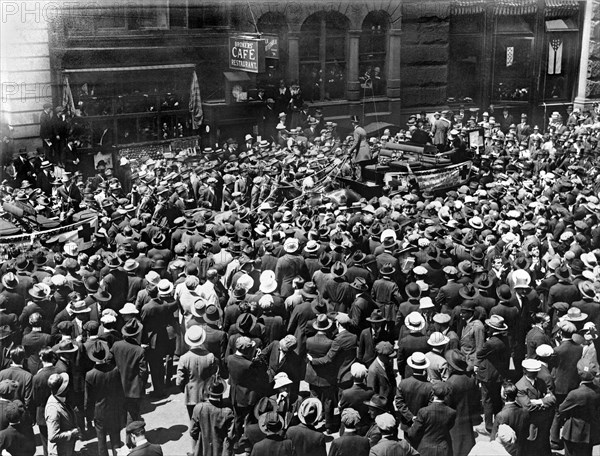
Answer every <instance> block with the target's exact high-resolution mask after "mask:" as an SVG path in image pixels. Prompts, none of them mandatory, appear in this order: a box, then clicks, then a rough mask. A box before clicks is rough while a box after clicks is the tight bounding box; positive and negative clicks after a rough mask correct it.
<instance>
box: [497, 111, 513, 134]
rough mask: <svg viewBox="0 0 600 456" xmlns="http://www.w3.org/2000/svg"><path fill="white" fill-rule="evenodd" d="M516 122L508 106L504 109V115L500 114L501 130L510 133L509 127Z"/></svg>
mask: <svg viewBox="0 0 600 456" xmlns="http://www.w3.org/2000/svg"><path fill="white" fill-rule="evenodd" d="M513 123H514V121H513V116H512V114H509V112H508V108H504V109H503V110H502V116H500V130H502V133H504V134H506V133H508V130H509V127H510V126H511V125H512V124H513Z"/></svg>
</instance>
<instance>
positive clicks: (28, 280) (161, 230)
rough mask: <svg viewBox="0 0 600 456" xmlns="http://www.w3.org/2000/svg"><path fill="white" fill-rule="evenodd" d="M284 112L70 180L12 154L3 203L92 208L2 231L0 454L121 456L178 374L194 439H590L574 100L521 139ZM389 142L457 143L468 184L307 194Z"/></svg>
mask: <svg viewBox="0 0 600 456" xmlns="http://www.w3.org/2000/svg"><path fill="white" fill-rule="evenodd" d="M282 114H283V116H282V118H283V120H282V121H281V123H280V126H281V127H282V128H279V132H280V137H279V139H280V140H279V141H275V142H268V141H266V140H261V141H260V142H256V141H254V138H253V137H252V136H251V135H247V136H246V144H244V145H243V146H241V147H238V144H236V143H235V141H233V140H232V141H228V142H227V143H226V144H224V145H223V146H222V147H221V148H215V149H212V148H207V149H206V150H204V151H202V152H203V154H202V158H201V159H200V160H198V159H197V158H195V157H190V156H187V155H186V154H178V155H176V156H174V157H173V158H172V159H168V160H153V159H150V158H148V159H146V160H143V161H140V162H135V161H134V162H132V161H130V160H128V159H127V158H125V157H123V158H121V159H120V161H118V163H119V165H118V167H117V168H116V169H112V168H107V167H106V163H103V162H100V163H98V166H97V170H96V171H97V172H96V174H95V175H93V176H90V177H88V178H87V179H84V176H82V175H80V173H78V172H77V171H76V167H75V168H74V169H73V170H68V169H65V168H64V164H65V163H64V161H63V162H61V163H58V162H56V157H61V156H62V157H63V159H64V160H67V159H68V158H65V157H67V156H68V154H67V155H64V154H63V155H61V154H60V153H58V154H53V155H52V156H48V157H41V158H40V159H38V160H35V159H32V160H28V159H27V158H26V157H24V156H20V157H17V158H16V159H15V160H14V162H13V163H12V164H11V165H10V168H11V169H10V170H9V171H10V172H7V173H6V174H7V175H8V176H9V177H8V178H7V179H6V180H5V181H4V182H3V183H2V188H1V192H2V196H3V199H4V201H5V202H9V203H13V204H15V205H17V206H20V207H27V208H31V209H32V210H33V211H35V212H37V213H39V214H44V215H45V216H46V217H48V218H53V217H55V218H58V219H59V220H60V221H61V223H63V224H68V223H72V222H73V220H75V219H76V217H77V216H78V215H80V214H81V212H83V211H88V212H90V213H91V214H97V217H98V227H97V229H96V230H95V232H94V233H93V235H92V238H91V240H90V242H87V243H84V244H77V243H75V242H73V241H72V240H69V239H65V238H64V237H61V235H60V234H58V235H56V236H52V237H47V236H41V237H32V240H31V241H29V240H28V242H24V243H16V244H15V243H12V244H3V245H2V247H3V252H2V253H3V255H4V258H5V260H4V261H3V262H2V264H1V265H0V277H1V288H0V348H1V350H0V448H1V449H2V450H6V451H7V452H9V453H10V454H19V455H21V454H22V455H33V454H34V453H35V446H34V445H32V442H34V440H33V436H34V432H38V433H39V435H40V438H41V441H42V446H43V450H44V455H51V456H54V455H59V456H62V455H71V454H73V453H74V451H75V443H76V442H77V440H78V439H83V438H85V437H86V436H87V437H89V436H90V435H96V436H97V451H98V454H99V455H100V456H108V454H109V452H111V453H112V454H113V456H114V455H116V454H117V450H118V449H119V448H121V447H122V446H123V442H121V437H120V435H121V431H122V430H123V429H125V428H126V431H127V432H126V435H127V439H126V440H127V442H126V443H127V445H128V446H129V447H130V448H131V452H130V453H129V454H131V455H136V456H141V455H160V454H162V450H161V448H160V446H159V445H156V444H153V443H152V442H149V441H148V440H147V439H146V426H145V423H144V421H143V417H142V407H141V405H142V403H143V401H145V400H146V398H147V396H150V399H152V400H154V399H157V398H162V397H165V395H167V394H169V391H172V390H173V388H179V389H180V391H181V392H182V393H183V398H184V403H185V410H183V409H182V411H181V412H182V413H187V415H188V417H189V419H190V426H189V432H190V435H191V437H192V440H193V448H190V452H191V453H193V454H196V455H204V456H209V455H212V456H221V455H231V454H234V453H235V454H241V453H246V454H249V455H251V456H271V455H281V456H288V455H289V456H325V455H326V454H327V451H329V456H345V455H353V456H367V455H371V456H384V455H394V456H400V455H419V454H420V455H423V456H467V455H473V456H477V455H480V456H483V455H491V454H494V455H507V454H508V455H511V456H526V455H533V454H535V455H539V456H542V455H545V456H549V455H551V453H552V451H559V450H563V449H564V451H565V454H566V455H568V456H579V455H581V456H583V455H591V454H592V448H593V447H594V446H595V445H597V444H600V386H599V385H600V383H599V369H598V356H597V352H598V344H599V341H598V331H597V328H598V326H599V325H600V221H599V220H600V219H599V217H600V200H599V196H600V194H599V192H600V188H599V185H598V181H599V179H598V175H599V172H598V171H599V169H600V167H599V164H598V162H597V151H598V138H599V137H600V120H599V119H597V118H596V115H595V113H588V112H585V113H582V112H579V111H578V110H573V111H572V112H571V114H570V116H569V118H568V120H567V121H566V122H564V123H563V119H562V117H561V116H560V115H559V114H558V113H554V114H553V115H552V117H551V118H550V119H549V123H548V125H543V126H542V127H543V128H542V130H544V131H545V132H544V133H540V128H538V127H537V126H533V127H531V126H530V125H529V124H528V123H527V116H526V115H523V116H522V117H521V123H520V124H518V125H516V124H513V123H512V122H510V123H508V122H507V121H506V116H504V115H503V116H502V117H501V118H499V122H498V123H497V122H496V120H495V119H494V118H493V117H491V116H489V115H488V113H487V112H486V113H483V114H482V119H483V120H482V121H479V119H477V118H467V117H468V115H469V114H468V113H467V114H460V115H454V114H453V113H450V112H446V111H444V112H442V113H435V115H434V116H433V119H434V120H433V122H430V121H429V120H428V119H427V118H426V117H423V116H413V117H411V118H410V120H409V122H408V125H407V126H406V129H403V130H400V132H399V133H398V134H396V135H391V134H390V132H389V131H386V132H383V135H381V136H377V137H371V138H369V137H366V136H367V134H366V131H365V129H364V128H362V126H361V125H360V119H359V118H357V117H354V118H353V119H352V123H353V127H354V133H353V134H351V135H349V136H347V137H345V138H340V137H339V136H338V134H337V131H336V126H335V125H334V124H333V123H331V122H324V121H323V119H322V118H319V119H317V118H316V117H313V116H312V115H310V114H308V113H307V115H306V118H305V119H304V120H303V121H305V122H306V124H307V126H306V130H302V128H301V126H300V127H297V128H295V129H293V130H292V131H289V130H288V128H287V126H286V123H285V119H284V118H285V113H282ZM300 121H302V119H300ZM315 122H316V123H315ZM317 123H322V128H314V126H315V125H317ZM300 125H301V124H300ZM278 127H279V126H278ZM477 128H481V130H482V131H483V136H484V145H483V146H480V147H478V148H471V147H469V143H468V133H469V131H470V130H473V129H477ZM44 134H46V133H44ZM407 141H411V144H426V143H430V144H433V145H435V146H437V147H438V149H439V150H440V151H453V152H454V153H456V154H460V156H461V157H465V158H470V159H471V160H473V163H474V168H473V172H472V173H473V175H472V177H471V179H470V181H469V182H468V183H467V184H465V185H461V186H460V187H458V188H456V189H453V190H450V191H446V192H444V193H443V194H437V193H436V192H433V191H428V190H423V189H420V188H419V186H418V184H417V185H413V186H411V187H410V188H407V189H398V188H394V187H393V186H389V187H385V188H384V196H381V197H379V198H371V199H367V198H363V197H362V196H361V195H358V198H356V201H352V200H351V197H352V193H351V192H344V191H342V192H341V193H339V192H338V194H337V196H336V197H334V196H328V195H330V194H326V193H325V192H326V189H328V190H330V189H332V188H334V183H333V181H334V179H335V177H336V176H337V175H346V176H355V177H356V178H357V179H364V170H365V166H366V165H367V163H368V162H369V160H372V159H374V158H375V159H376V158H377V156H378V153H379V151H380V149H381V148H382V147H384V145H385V143H388V142H394V143H404V142H407ZM66 144H68V141H67V142H66ZM52 160H55V161H54V162H53V161H52ZM59 165H63V167H61V166H59ZM55 173H57V174H60V176H61V178H60V179H57V178H56V177H55ZM34 426H37V431H35V429H36V428H34ZM474 432H476V433H478V434H479V435H480V436H485V438H484V439H481V438H480V439H478V442H477V443H476V441H475V434H474ZM338 436H339V437H338ZM334 437H335V438H334Z"/></svg>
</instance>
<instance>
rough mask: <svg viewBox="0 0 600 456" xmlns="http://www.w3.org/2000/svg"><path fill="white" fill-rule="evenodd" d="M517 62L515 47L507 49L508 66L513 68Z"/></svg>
mask: <svg viewBox="0 0 600 456" xmlns="http://www.w3.org/2000/svg"><path fill="white" fill-rule="evenodd" d="M514 62H515V48H514V46H508V47H507V48H506V66H507V67H509V66H512V64H513V63H514Z"/></svg>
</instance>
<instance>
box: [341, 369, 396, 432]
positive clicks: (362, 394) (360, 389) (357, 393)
mask: <svg viewBox="0 0 600 456" xmlns="http://www.w3.org/2000/svg"><path fill="white" fill-rule="evenodd" d="M350 373H351V374H352V380H353V382H354V384H353V385H352V386H351V387H350V388H348V389H345V390H344V391H342V394H341V395H340V401H339V407H340V411H341V412H342V413H343V411H344V410H345V409H353V410H356V411H357V412H358V413H359V414H360V422H359V423H358V424H357V425H356V426H357V428H356V430H357V432H358V433H359V434H360V435H365V434H366V432H367V431H368V429H369V427H370V425H371V419H370V417H369V408H368V405H367V403H368V402H369V401H370V400H371V398H372V397H374V395H373V390H371V389H369V388H368V387H367V384H366V380H367V375H368V371H367V368H366V367H365V366H363V365H362V364H359V363H354V364H352V366H351V367H350ZM375 396H376V397H378V398H379V396H377V395H375ZM378 400H379V399H378ZM380 402H381V407H382V411H385V410H387V404H386V399H385V398H383V397H381V401H380Z"/></svg>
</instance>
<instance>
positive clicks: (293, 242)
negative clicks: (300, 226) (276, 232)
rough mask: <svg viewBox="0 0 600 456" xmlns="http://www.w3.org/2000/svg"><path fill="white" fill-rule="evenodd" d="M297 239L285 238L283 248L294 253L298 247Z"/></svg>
mask: <svg viewBox="0 0 600 456" xmlns="http://www.w3.org/2000/svg"><path fill="white" fill-rule="evenodd" d="M299 245H300V244H299V242H298V239H296V238H287V239H286V240H285V242H284V243H283V250H285V251H286V252H287V253H295V252H296V251H297V250H298V247H299Z"/></svg>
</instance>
